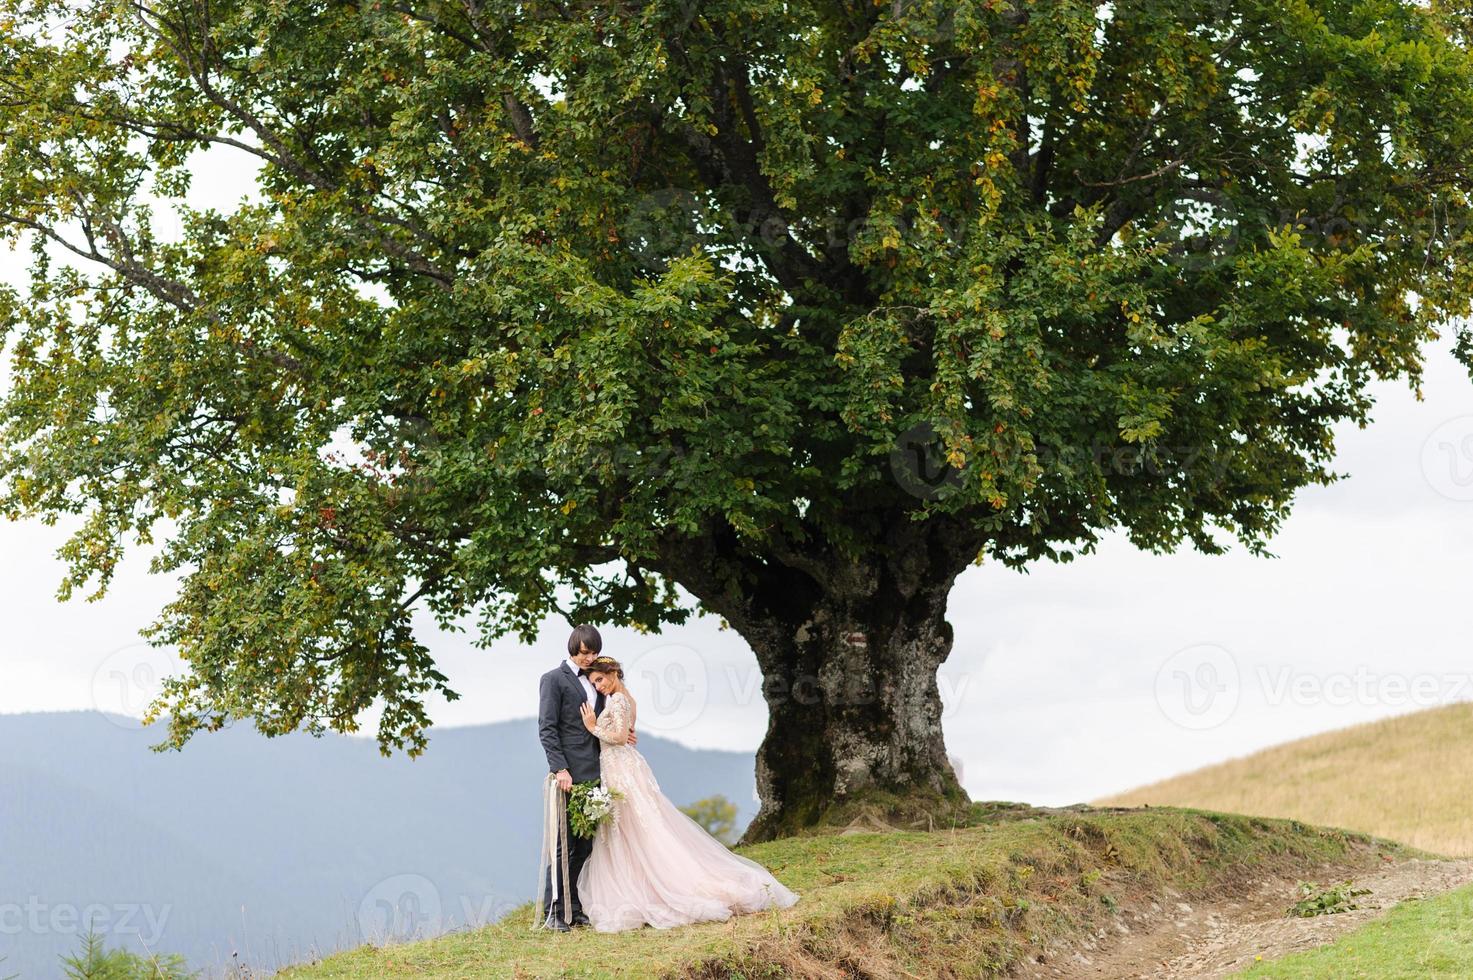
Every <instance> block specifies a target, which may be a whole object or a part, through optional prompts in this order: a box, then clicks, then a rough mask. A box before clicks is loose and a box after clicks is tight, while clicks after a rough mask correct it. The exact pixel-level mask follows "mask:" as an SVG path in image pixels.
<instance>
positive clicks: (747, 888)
mask: <svg viewBox="0 0 1473 980" xmlns="http://www.w3.org/2000/svg"><path fill="white" fill-rule="evenodd" d="M632 713H633V706H632V704H631V702H630V700H629V696H628V695H627V694H625V693H624V692H623V691H618V692H616V693H614V694H613V695H611V696H610V697H609V700H608V704H606V705H605V706H604V710H603V711H601V712H600V713H599V716H598V723H597V726H596V727H595V729H594V734H595V735H597V736H598V738H599V740H600V741H601V742H602V743H603V748H602V751H601V752H600V753H599V770H600V777H601V781H602V782H603V785H605V786H607V787H610V788H611V789H616V790H618V791H619V792H620V793H622V794H624V798H623V799H622V800H619V801H617V802H616V803H615V804H614V809H613V813H612V814H611V815H610V817H609V818H608V819H607V820H605V821H604V823H603V824H602V825H601V826H600V827H599V829H598V833H597V835H596V836H595V837H594V840H593V853H592V854H590V855H589V858H588V862H587V863H586V864H584V865H583V870H582V873H581V874H579V876H578V896H579V898H580V899H581V901H582V905H583V911H584V912H585V913H586V914H587V916H588V922H589V925H590V926H592V928H593V929H594V930H596V931H598V932H618V931H620V930H623V929H637V928H639V927H640V926H641V925H644V924H646V923H647V924H649V925H651V926H654V927H655V928H657V929H667V928H669V927H671V926H679V925H688V924H690V923H693V922H711V921H721V920H724V919H727V918H730V917H731V916H732V915H733V914H740V913H744V912H758V911H761V910H763V909H768V908H787V907H788V906H790V905H792V904H793V903H794V902H796V901H798V896H797V895H796V894H795V893H794V892H792V891H790V890H789V889H788V888H787V887H785V886H784V885H783V884H782V883H781V882H779V881H778V880H777V879H776V878H774V877H773V876H772V873H771V872H769V871H768V870H767V869H766V868H764V867H762V865H760V864H758V863H757V862H756V861H753V860H751V859H750V858H745V857H743V856H742V855H740V854H736V853H733V852H732V851H730V850H728V849H727V847H726V845H725V844H723V843H721V842H720V841H719V840H717V839H716V838H714V837H712V836H711V835H710V834H708V833H707V832H706V830H705V828H704V827H702V826H701V825H700V824H698V823H696V822H695V821H694V820H692V819H691V818H690V817H689V816H687V815H686V814H684V813H682V812H680V809H679V808H678V807H676V806H675V804H673V803H671V802H670V800H669V798H667V797H666V796H665V794H663V793H661V792H660V787H659V784H657V783H656V782H655V775H654V773H653V772H651V771H650V767H649V764H648V763H647V762H645V759H644V756H642V755H640V753H639V751H638V750H637V749H635V748H634V747H633V746H632V745H626V744H625V743H624V739H625V738H627V737H628V732H629V726H630V720H631V718H630V716H631V715H632Z"/></svg>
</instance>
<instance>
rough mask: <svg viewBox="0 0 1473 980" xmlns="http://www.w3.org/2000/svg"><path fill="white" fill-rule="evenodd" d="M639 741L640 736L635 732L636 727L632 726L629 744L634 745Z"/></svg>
mask: <svg viewBox="0 0 1473 980" xmlns="http://www.w3.org/2000/svg"><path fill="white" fill-rule="evenodd" d="M637 741H639V736H637V735H635V734H634V729H633V728H632V727H631V728H630V729H629V744H630V745H633V744H634V743H635V742H637Z"/></svg>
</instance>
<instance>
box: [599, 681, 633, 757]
mask: <svg viewBox="0 0 1473 980" xmlns="http://www.w3.org/2000/svg"><path fill="white" fill-rule="evenodd" d="M633 715H634V705H633V704H632V703H631V702H630V700H629V695H627V694H625V693H624V692H623V691H618V692H616V693H614V694H612V695H610V697H609V699H608V701H607V702H605V704H604V710H603V711H601V712H599V715H598V722H597V723H596V724H595V725H594V726H593V734H595V735H597V736H598V740H599V741H600V742H603V743H604V744H605V745H624V744H625V743H627V742H628V741H629V723H630V721H631V720H632V718H633Z"/></svg>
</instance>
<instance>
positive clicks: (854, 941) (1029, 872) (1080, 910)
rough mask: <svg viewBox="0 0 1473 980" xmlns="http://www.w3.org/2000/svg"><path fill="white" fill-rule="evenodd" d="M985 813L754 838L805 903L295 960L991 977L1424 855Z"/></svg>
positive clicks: (434, 967)
mask: <svg viewBox="0 0 1473 980" xmlns="http://www.w3.org/2000/svg"><path fill="white" fill-rule="evenodd" d="M969 823H970V825H969V826H964V827H957V828H954V829H947V830H935V831H931V832H925V831H899V832H893V833H862V834H842V835H841V834H834V833H827V834H816V835H812V836H805V837H791V838H785V839H782V840H776V841H771V842H768V843H764V844H758V845H754V846H751V847H744V848H741V849H740V850H741V853H744V854H746V855H747V856H748V857H751V858H753V859H754V860H757V861H759V862H761V863H762V864H764V865H766V866H767V867H768V868H770V869H772V871H773V873H774V874H775V875H776V876H777V877H778V879H779V880H781V881H782V882H783V883H784V884H786V885H788V886H789V887H791V888H792V889H794V890H795V891H796V892H798V894H799V895H800V896H801V897H800V900H799V902H798V904H797V905H795V906H793V907H792V908H790V909H785V910H782V911H776V912H770V913H758V914H755V915H748V916H740V917H738V918H736V919H733V920H732V921H730V922H725V923H707V924H702V925H696V926H687V927H683V928H679V929H671V930H654V929H640V930H634V931H630V932H624V933H614V934H600V933H595V932H592V931H590V930H586V929H584V930H577V931H575V932H573V933H569V934H555V933H547V932H542V931H532V930H531V929H530V928H529V927H530V924H531V920H532V907H531V904H530V903H529V904H527V905H524V906H522V907H521V908H519V909H517V910H515V911H514V912H512V913H511V914H510V915H508V916H507V917H506V918H505V919H503V920H502V921H501V922H499V923H496V924H494V925H490V926H486V927H484V928H480V929H475V930H470V931H463V932H456V933H451V934H449V935H446V936H441V937H438V938H436V939H432V940H427V941H424V942H417V943H408V944H403V945H397V946H386V947H373V946H364V947H360V948H358V949H356V950H351V951H348V952H344V953H340V954H336V955H333V956H331V957H328V958H326V959H324V960H322V961H320V962H318V963H315V964H312V965H306V966H300V967H295V968H289V969H287V970H284V971H282V972H281V973H279V974H278V976H279V977H281V978H283V980H335V978H337V980H341V978H355V980H356V978H369V977H373V978H378V977H414V978H447V980H448V978H452V977H454V978H458V980H470V978H493V977H494V978H498V980H499V978H506V977H656V976H668V977H702V978H714V977H734V978H735V977H740V978H744V980H756V978H759V977H781V976H791V975H837V974H841V973H842V972H843V971H845V970H846V969H848V967H849V965H850V964H858V963H863V965H864V968H865V969H866V970H868V971H869V972H870V973H871V974H874V975H886V976H905V975H906V974H910V975H913V976H917V977H961V976H967V977H978V976H994V975H998V974H1001V973H1003V972H1005V971H1006V970H1007V969H1008V968H1009V967H1010V966H1011V965H1013V964H1015V963H1017V962H1019V961H1020V959H1021V958H1023V957H1025V956H1033V955H1036V954H1037V953H1039V952H1040V951H1044V950H1048V949H1050V948H1053V947H1054V946H1055V945H1056V944H1060V943H1064V942H1067V941H1069V940H1071V939H1075V938H1078V937H1080V936H1084V935H1087V934H1089V933H1091V932H1094V931H1097V930H1098V929H1099V928H1100V927H1101V926H1102V925H1104V924H1105V923H1106V922H1108V921H1109V919H1110V918H1111V916H1112V914H1113V910H1114V909H1115V908H1116V907H1118V906H1119V905H1120V904H1123V903H1125V902H1126V901H1128V900H1129V901H1140V900H1143V899H1149V898H1153V897H1155V896H1157V895H1159V894H1160V892H1161V889H1162V888H1163V887H1165V886H1170V887H1172V888H1174V889H1176V890H1177V891H1178V892H1181V893H1182V894H1184V895H1186V896H1188V897H1193V896H1199V895H1202V894H1206V893H1208V892H1214V893H1220V892H1221V891H1223V890H1231V889H1232V888H1233V886H1234V885H1235V884H1236V883H1239V882H1241V881H1243V879H1245V878H1246V877H1247V876H1248V875H1249V874H1251V873H1253V872H1254V871H1262V870H1272V871H1275V872H1279V873H1294V872H1299V871H1308V870H1311V869H1316V868H1319V867H1322V866H1323V865H1325V864H1327V863H1341V864H1346V865H1350V864H1356V865H1365V866H1368V865H1370V864H1374V863H1379V862H1380V861H1381V860H1382V857H1381V856H1382V855H1387V856H1392V857H1396V858H1404V857H1410V856H1430V855H1424V854H1423V852H1418V851H1416V850H1414V849H1411V848H1406V847H1403V846H1401V845H1399V844H1396V843H1393V842H1390V841H1384V840H1381V839H1378V838H1373V837H1369V836H1367V835H1362V834H1353V833H1348V832H1345V831H1341V830H1336V829H1330V828H1323V827H1313V826H1309V825H1306V824H1302V823H1299V822H1297V821H1290V820H1272V819H1262V818H1254V817H1246V816H1240V815H1235V814H1224V813H1215V812H1210V811H1199V810H1183V809H1176V808H1170V807H1165V808H1159V809H1158V808H1151V809H1145V810H1103V809H1102V810H1096V809H1092V808H1085V807H1079V808H1064V809H1059V810H1041V809H1035V808H1031V807H1026V806H1023V805H1020V804H977V805H975V806H974V807H973V809H972V811H971V814H970V816H969Z"/></svg>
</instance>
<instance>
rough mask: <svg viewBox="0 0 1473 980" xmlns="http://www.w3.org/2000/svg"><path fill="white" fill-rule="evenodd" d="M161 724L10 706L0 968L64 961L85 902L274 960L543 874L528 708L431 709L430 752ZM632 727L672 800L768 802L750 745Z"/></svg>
mask: <svg viewBox="0 0 1473 980" xmlns="http://www.w3.org/2000/svg"><path fill="white" fill-rule="evenodd" d="M162 737H163V736H162V733H161V729H160V726H158V725H155V726H153V727H152V728H143V727H141V726H140V725H138V723H137V722H135V721H131V720H129V719H124V718H121V717H119V716H104V715H101V714H99V713H96V712H82V711H77V712H54V713H34V714H17V715H0V745H3V746H4V749H5V751H4V759H3V761H0V902H3V903H5V904H11V903H15V904H18V905H19V906H20V908H21V916H22V921H21V929H20V931H19V933H18V934H16V933H13V932H11V931H10V930H6V932H5V934H3V935H0V956H4V957H5V959H4V961H3V969H0V975H3V976H8V975H9V974H11V973H19V974H20V976H21V978H22V980H50V978H52V977H55V976H58V975H59V964H58V962H57V955H58V954H60V953H72V952H75V951H76V949H77V940H76V932H77V931H78V930H79V929H81V928H82V925H81V920H82V917H83V915H84V914H85V913H86V908H87V906H89V905H91V906H98V907H99V908H100V911H99V910H94V914H95V915H96V914H100V915H101V916H103V918H102V919H101V924H100V925H99V931H102V932H107V933H110V935H109V937H108V945H109V946H120V945H124V946H127V947H128V948H130V949H134V950H137V951H140V952H142V951H143V950H144V947H143V945H142V942H140V940H142V941H144V942H148V943H149V947H150V948H151V949H154V950H161V951H166V952H178V953H182V954H183V955H184V956H185V957H187V958H188V960H189V963H190V966H192V967H195V968H203V969H206V970H210V971H212V972H211V973H210V974H209V975H214V972H213V971H214V970H215V969H217V968H221V967H223V966H225V965H227V964H229V963H230V962H231V960H232V954H234V953H237V952H238V953H239V961H243V962H246V963H248V964H249V965H250V966H251V967H252V968H253V969H255V970H258V971H260V970H274V969H277V968H279V967H280V966H283V965H286V964H289V963H293V962H298V961H300V960H302V959H305V958H307V957H309V956H310V955H311V954H312V953H313V952H318V953H321V952H326V951H330V950H334V949H345V948H351V947H353V946H356V945H358V944H360V943H362V942H364V941H366V940H368V939H382V938H385V936H384V935H383V934H382V933H383V932H385V931H388V932H392V933H393V934H394V935H393V936H390V938H395V937H397V938H407V936H408V935H409V934H410V933H414V934H418V935H432V934H436V933H438V932H443V931H449V930H454V929H461V928H465V927H466V926H467V925H478V924H483V923H485V922H489V921H494V920H495V919H496V918H498V917H499V916H500V915H501V914H503V913H504V912H505V911H506V909H507V908H509V907H512V906H514V905H515V904H517V903H519V902H523V901H526V900H527V899H529V898H531V897H532V895H533V894H534V893H535V890H536V881H535V880H534V876H535V872H536V867H537V853H536V852H537V847H538V845H539V843H540V841H541V837H540V830H539V826H538V816H539V807H540V800H541V798H540V790H541V780H542V778H543V777H544V775H545V774H546V764H545V762H544V759H543V756H542V753H541V749H540V747H539V746H538V744H537V735H536V726H535V723H534V722H533V720H532V719H525V720H518V721H508V722H501V723H498V724H492V725H477V726H471V727H463V728H436V729H433V730H432V731H431V733H430V745H429V749H428V750H427V752H426V754H425V755H424V756H422V757H421V758H419V759H417V760H411V759H408V758H406V757H404V756H402V755H396V756H395V757H394V758H392V759H385V758H383V757H382V756H381V755H380V754H379V752H378V747H377V745H376V744H375V743H374V742H373V741H371V740H369V739H362V738H347V737H343V736H325V737H323V738H320V739H318V738H313V737H312V736H310V735H307V734H303V733H296V734H293V735H288V736H283V737H280V738H276V739H267V738H264V737H263V736H261V735H260V734H259V733H257V732H256V731H255V729H254V728H253V727H251V726H250V725H249V723H247V722H242V723H241V724H239V725H237V726H235V727H232V728H230V729H227V730H225V731H221V732H216V733H212V734H201V735H199V736H196V737H195V739H194V740H193V741H192V742H191V743H190V745H189V746H188V747H187V748H186V749H185V750H184V751H183V752H182V753H163V754H159V753H153V752H150V751H149V750H148V745H149V744H151V743H154V742H158V741H160V740H161V739H162ZM639 747H640V750H641V751H642V752H643V753H644V754H645V756H646V757H647V758H648V759H649V761H650V765H651V766H652V767H653V769H654V771H655V774H656V776H657V778H658V779H659V781H660V786H661V788H662V789H663V790H664V791H665V792H666V794H667V795H669V796H670V798H671V799H673V800H674V801H675V802H676V803H678V804H682V805H683V804H685V803H689V802H691V801H693V800H696V799H700V798H702V797H705V796H710V795H712V794H715V793H722V794H725V795H726V796H727V797H729V798H730V799H731V800H732V801H733V802H735V803H736V804H737V806H738V808H739V814H738V821H737V823H738V830H740V829H741V828H744V827H745V826H746V824H747V823H748V822H749V821H750V820H751V818H752V816H753V815H754V814H755V812H756V806H757V804H756V802H755V800H754V799H753V796H754V788H755V787H754V777H753V759H752V756H751V755H750V754H748V753H742V752H719V751H705V750H701V751H697V750H692V749H687V748H685V747H683V746H681V745H679V744H677V743H674V742H670V741H667V740H664V739H660V738H658V737H655V736H653V735H645V736H643V737H642V738H641V739H640V746H639ZM365 931H371V932H380V933H381V934H380V935H378V936H368V935H365V934H364V933H365Z"/></svg>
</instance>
